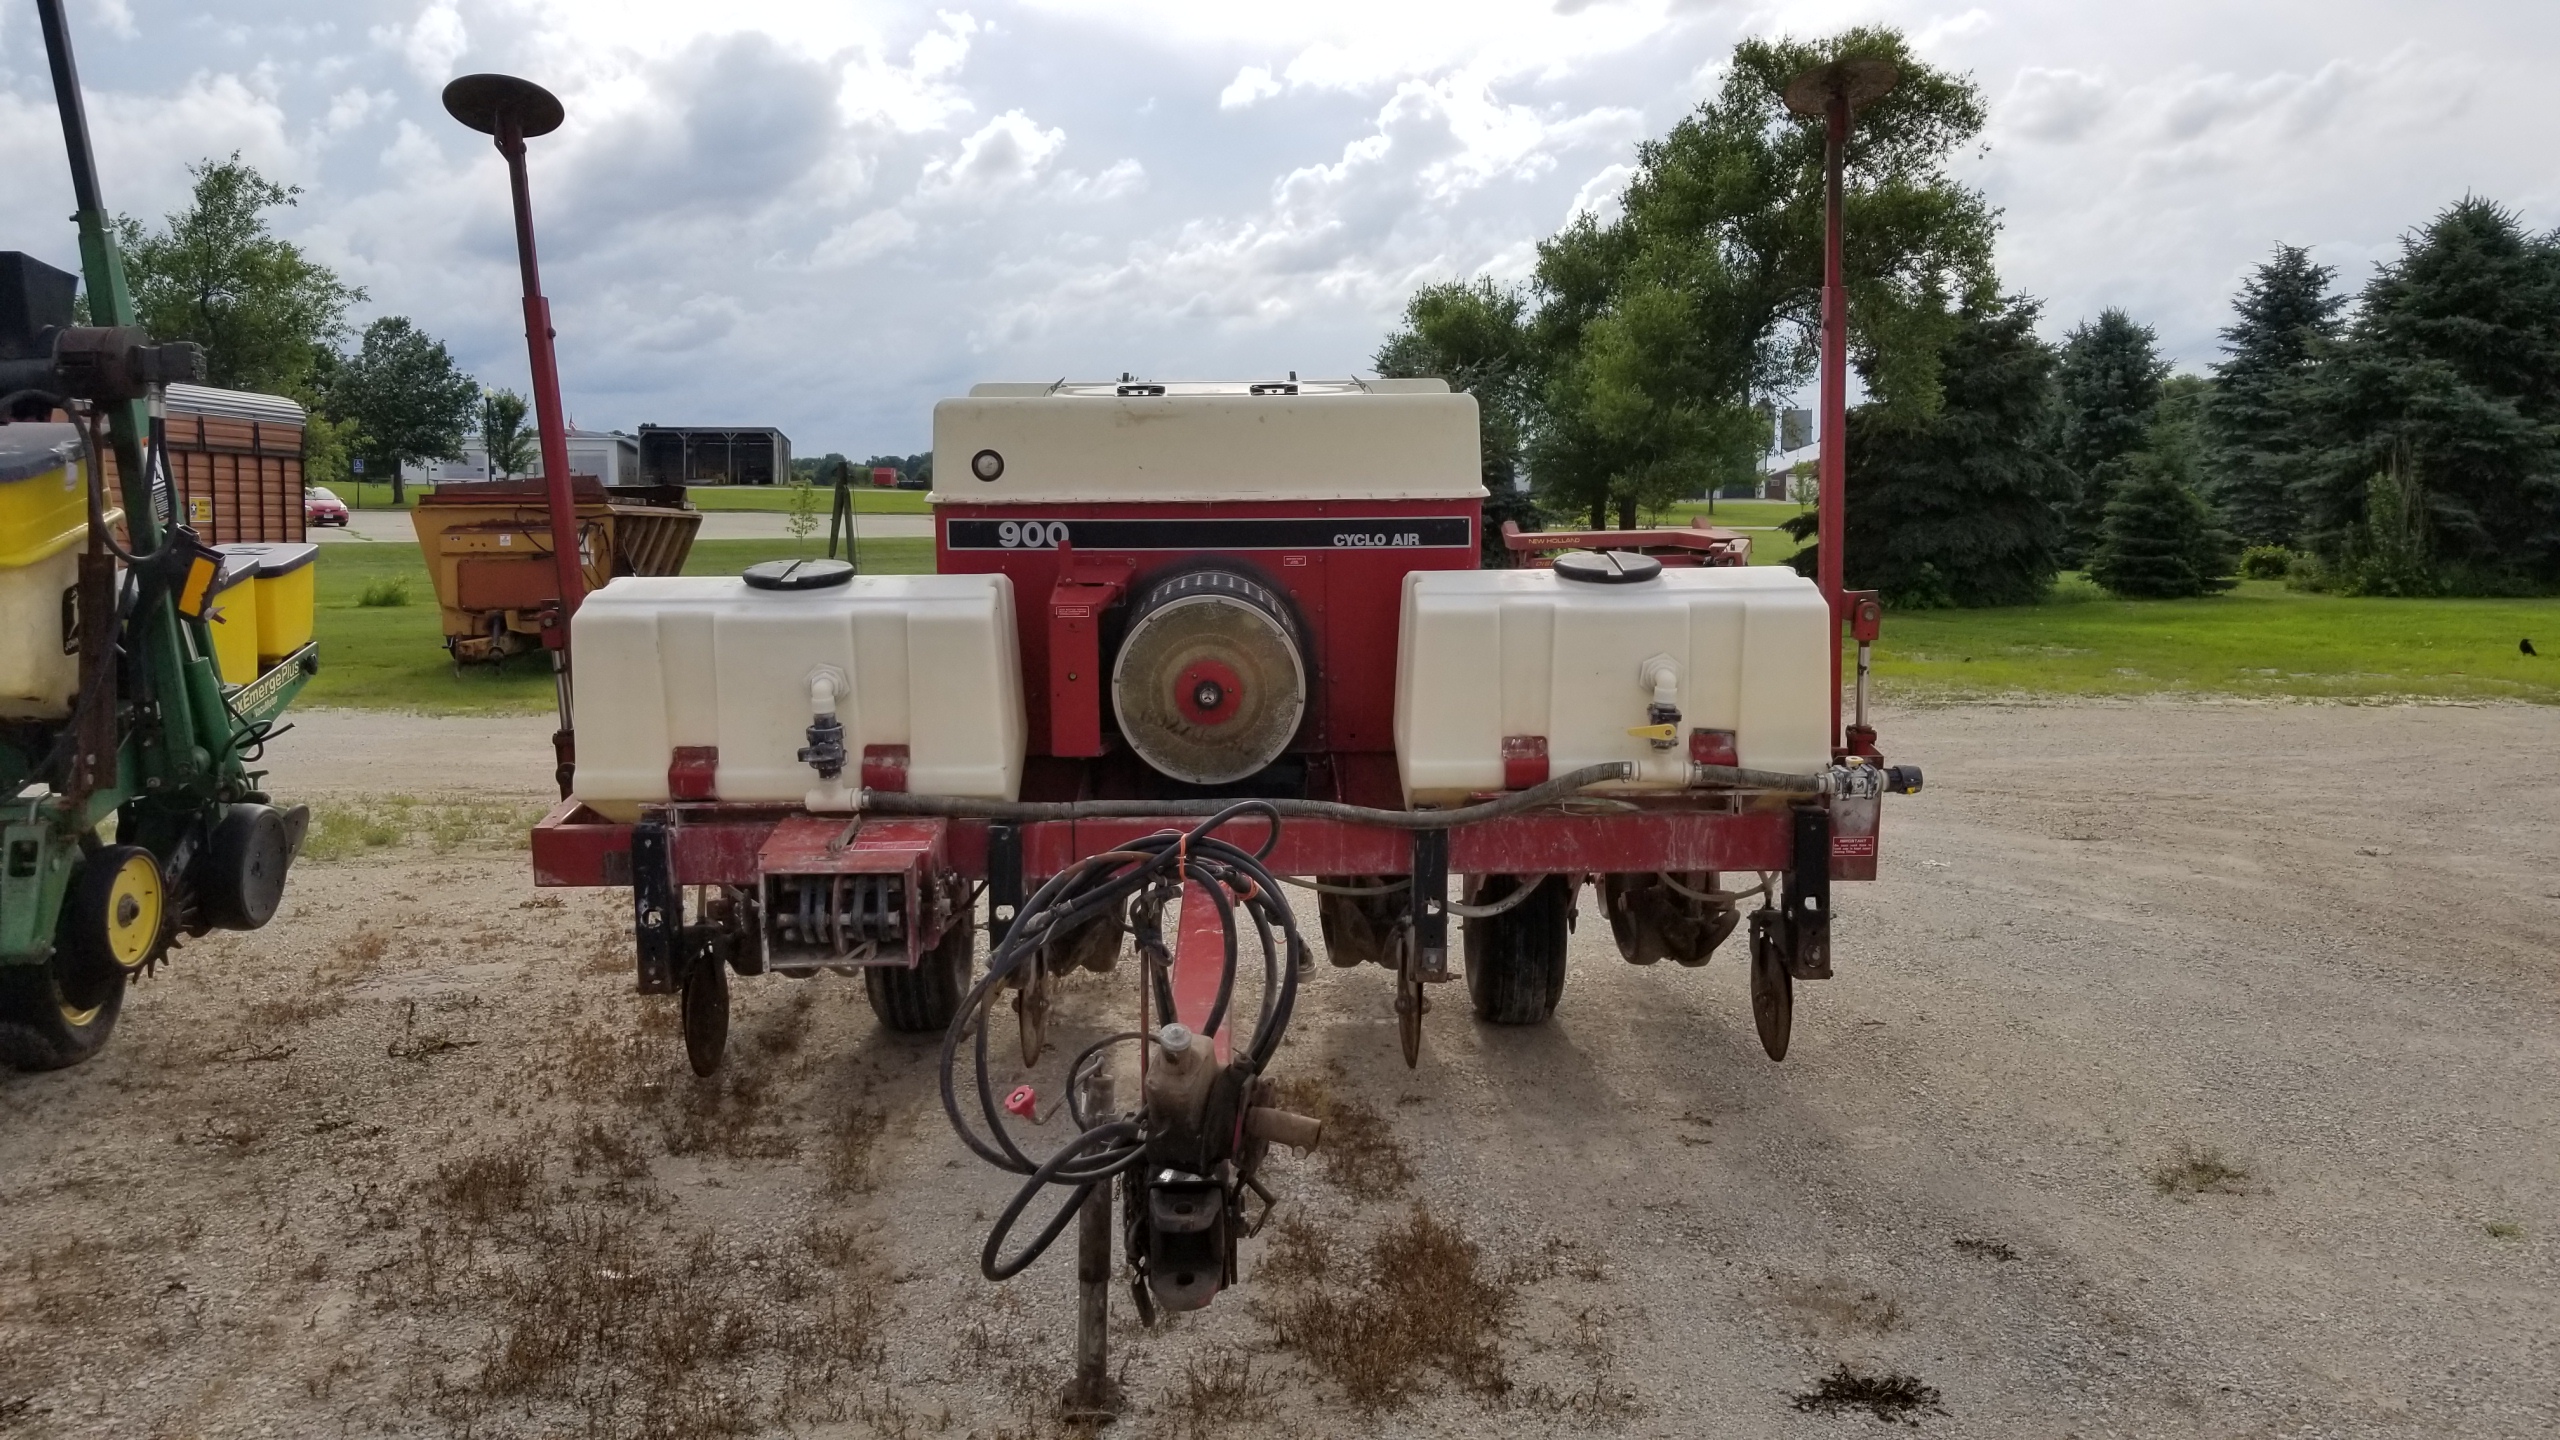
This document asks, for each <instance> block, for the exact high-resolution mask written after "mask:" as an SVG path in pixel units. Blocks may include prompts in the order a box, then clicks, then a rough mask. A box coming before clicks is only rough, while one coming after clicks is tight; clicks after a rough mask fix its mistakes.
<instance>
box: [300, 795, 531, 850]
mask: <svg viewBox="0 0 2560 1440" xmlns="http://www.w3.org/2000/svg"><path fill="white" fill-rule="evenodd" d="M542 815H543V810H542V807H540V806H538V805H510V804H502V803H498V802H494V801H476V800H453V801H428V800H420V799H417V798H415V797H413V796H408V795H385V796H381V797H379V798H368V799H365V800H362V801H354V802H340V801H323V802H322V803H320V804H319V805H316V806H313V807H312V811H311V828H310V830H309V831H308V832H306V833H305V834H304V836H303V840H302V858H303V859H306V860H315V861H319V862H321V863H323V864H326V863H328V862H330V861H336V860H352V859H356V858H359V857H361V856H365V855H371V854H376V853H379V852H381V851H385V850H395V849H403V848H420V849H428V850H433V851H434V852H436V853H437V854H447V853H451V852H454V851H459V850H476V851H490V850H522V849H524V848H525V847H526V846H528V845H529V844H531V843H532V841H531V836H532V833H533V824H534V822H535V821H537V820H539V819H541V818H542Z"/></svg>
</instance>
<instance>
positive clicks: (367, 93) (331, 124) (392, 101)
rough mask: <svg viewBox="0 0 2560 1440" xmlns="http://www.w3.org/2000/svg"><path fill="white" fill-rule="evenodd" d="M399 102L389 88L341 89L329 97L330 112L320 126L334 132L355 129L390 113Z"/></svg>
mask: <svg viewBox="0 0 2560 1440" xmlns="http://www.w3.org/2000/svg"><path fill="white" fill-rule="evenodd" d="M398 103H399V100H398V98H397V97H396V96H394V95H393V94H392V93H391V92H390V91H388V90H366V89H364V88H362V87H357V88H355V89H349V90H341V91H339V92H338V93H337V94H335V95H333V96H331V97H330V98H329V113H328V114H327V115H326V116H325V117H323V118H322V120H321V122H320V128H322V129H323V130H327V131H330V132H332V133H335V132H338V131H342V130H353V129H354V128H356V127H357V126H359V125H362V124H363V123H364V122H366V121H367V120H370V119H372V118H373V117H375V116H377V115H384V114H388V113H390V111H391V109H392V107H394V106H395V105H397V104H398Z"/></svg>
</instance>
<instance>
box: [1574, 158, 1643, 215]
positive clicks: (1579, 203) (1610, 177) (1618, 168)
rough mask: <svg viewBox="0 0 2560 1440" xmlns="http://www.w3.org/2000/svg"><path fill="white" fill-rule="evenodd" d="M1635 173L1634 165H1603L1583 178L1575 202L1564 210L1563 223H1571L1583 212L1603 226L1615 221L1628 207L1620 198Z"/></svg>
mask: <svg viewBox="0 0 2560 1440" xmlns="http://www.w3.org/2000/svg"><path fill="white" fill-rule="evenodd" d="M1635 176H1636V167H1634V166H1633V165H1627V164H1623V163H1622V164H1614V165H1604V166H1602V167H1600V173H1599V174H1597V175H1594V176H1592V177H1591V178H1590V179H1588V180H1585V181H1583V182H1582V188H1581V189H1579V190H1576V191H1575V192H1573V203H1572V204H1570V205H1568V206H1566V207H1565V210H1564V223H1565V224H1567V225H1570V224H1572V223H1573V222H1574V221H1575V220H1576V219H1579V218H1580V217H1582V216H1584V215H1588V216H1590V217H1591V218H1593V219H1594V220H1597V221H1599V222H1600V223H1601V224H1603V225H1606V224H1609V223H1611V222H1612V221H1615V220H1616V219H1617V218H1618V214H1619V212H1620V211H1621V210H1623V209H1624V208H1625V206H1624V205H1623V204H1622V203H1621V200H1622V197H1623V196H1624V195H1625V194H1626V189H1627V182H1628V181H1630V180H1632V179H1634V178H1635Z"/></svg>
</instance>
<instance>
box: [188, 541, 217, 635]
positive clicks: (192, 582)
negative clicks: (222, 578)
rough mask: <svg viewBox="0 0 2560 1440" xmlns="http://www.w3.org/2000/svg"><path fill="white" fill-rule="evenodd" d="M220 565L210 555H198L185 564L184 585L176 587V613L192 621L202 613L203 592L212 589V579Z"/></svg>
mask: <svg viewBox="0 0 2560 1440" xmlns="http://www.w3.org/2000/svg"><path fill="white" fill-rule="evenodd" d="M221 568H222V567H221V565H220V564H219V563H218V562H217V561H215V560H214V558H213V557H212V556H210V555H199V556H197V557H195V559H193V560H191V561H189V562H188V563H187V580H186V583H185V584H183V585H180V586H179V587H178V613H179V614H181V615H184V616H186V617H188V618H189V619H194V618H195V617H197V616H199V615H202V614H203V613H204V600H205V592H206V591H207V590H210V589H212V588H213V577H214V576H215V575H216V574H217V573H219V572H220V570H221Z"/></svg>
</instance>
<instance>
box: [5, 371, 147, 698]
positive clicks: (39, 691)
mask: <svg viewBox="0 0 2560 1440" xmlns="http://www.w3.org/2000/svg"><path fill="white" fill-rule="evenodd" d="M83 482H84V472H83V471H82V468H81V464H80V440H79V432H78V431H76V430H74V429H73V428H72V427H71V426H69V425H47V424H38V423H32V422H28V423H20V424H15V425H0V719H5V720H59V719H61V718H62V717H64V716H66V715H69V714H70V713H71V702H72V698H73V697H74V695H76V694H77V693H78V691H79V688H80V657H79V655H78V654H77V653H76V652H77V648H78V647H77V644H76V642H75V639H74V636H73V629H74V625H75V621H74V616H75V614H76V609H75V607H74V605H73V603H72V600H71V594H72V591H73V588H74V587H75V586H76V585H77V583H78V581H79V578H80V550H81V547H82V545H83V544H84V542H86V540H87V539H88V534H89V509H88V493H87V491H86V490H85V489H84V488H83ZM117 513H120V512H114V511H110V512H109V514H110V515H111V516H112V515H115V514H117Z"/></svg>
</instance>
